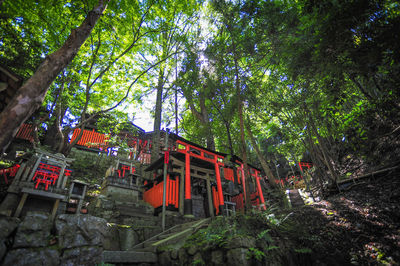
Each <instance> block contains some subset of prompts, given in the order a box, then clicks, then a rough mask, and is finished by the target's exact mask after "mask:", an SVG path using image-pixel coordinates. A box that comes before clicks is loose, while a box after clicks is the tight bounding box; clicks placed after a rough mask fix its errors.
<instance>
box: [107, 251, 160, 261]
mask: <svg viewBox="0 0 400 266" xmlns="http://www.w3.org/2000/svg"><path fill="white" fill-rule="evenodd" d="M102 262H105V263H157V255H156V254H155V253H154V252H143V251H109V250H105V251H103V254H102Z"/></svg>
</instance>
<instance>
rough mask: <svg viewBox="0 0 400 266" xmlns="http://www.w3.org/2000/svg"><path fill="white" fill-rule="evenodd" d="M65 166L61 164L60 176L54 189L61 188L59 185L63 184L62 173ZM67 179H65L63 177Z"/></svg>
mask: <svg viewBox="0 0 400 266" xmlns="http://www.w3.org/2000/svg"><path fill="white" fill-rule="evenodd" d="M65 167H66V164H65V163H63V164H62V166H61V170H60V175H59V176H58V180H57V185H56V188H61V185H62V184H63V183H64V172H65ZM65 179H67V177H65Z"/></svg>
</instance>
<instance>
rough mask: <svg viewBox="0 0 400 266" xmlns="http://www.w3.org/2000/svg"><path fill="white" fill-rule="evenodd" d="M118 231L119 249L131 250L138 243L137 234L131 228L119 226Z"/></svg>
mask: <svg viewBox="0 0 400 266" xmlns="http://www.w3.org/2000/svg"><path fill="white" fill-rule="evenodd" d="M118 232H119V241H120V242H119V243H120V247H121V250H132V248H133V246H134V245H136V244H138V243H139V236H138V235H137V234H136V232H135V231H134V230H133V229H132V228H125V227H120V228H118Z"/></svg>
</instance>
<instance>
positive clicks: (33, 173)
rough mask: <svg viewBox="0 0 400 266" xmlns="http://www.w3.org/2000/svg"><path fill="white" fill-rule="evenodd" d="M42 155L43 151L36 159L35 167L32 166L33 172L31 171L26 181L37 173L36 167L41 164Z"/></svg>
mask: <svg viewBox="0 0 400 266" xmlns="http://www.w3.org/2000/svg"><path fill="white" fill-rule="evenodd" d="M42 157H43V153H41V154H40V155H39V157H38V158H37V160H36V162H35V165H34V166H33V168H32V172H31V174H30V175H28V178H27V180H26V181H28V182H29V181H31V180H32V178H33V176H34V175H35V172H36V169H37V168H38V166H39V164H40V161H41V160H42Z"/></svg>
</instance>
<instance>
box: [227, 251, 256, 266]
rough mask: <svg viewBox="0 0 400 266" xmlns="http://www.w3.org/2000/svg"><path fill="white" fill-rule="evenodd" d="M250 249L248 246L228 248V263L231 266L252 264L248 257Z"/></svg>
mask: <svg viewBox="0 0 400 266" xmlns="http://www.w3.org/2000/svg"><path fill="white" fill-rule="evenodd" d="M247 252H248V249H247V248H235V249H231V250H228V252H227V254H226V257H227V265H231V266H236V265H237V266H246V265H251V261H250V260H247V259H246V255H247Z"/></svg>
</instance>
